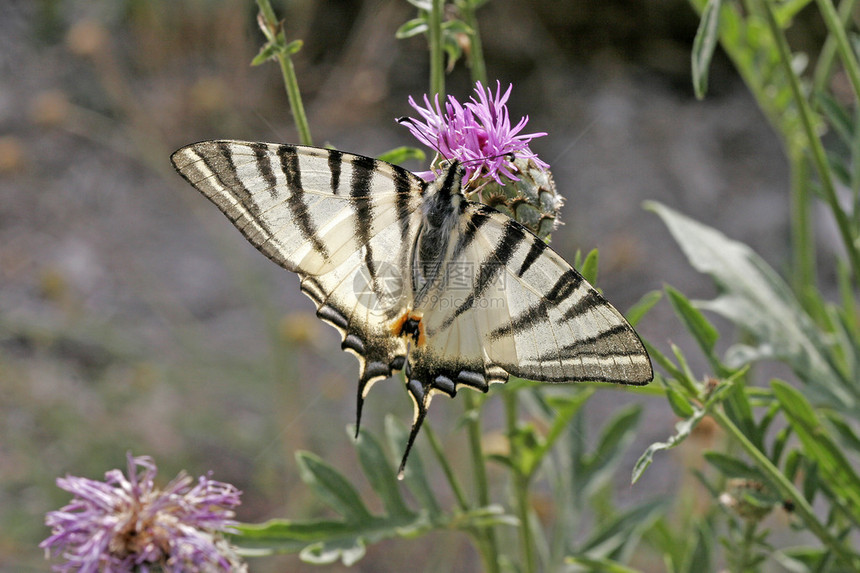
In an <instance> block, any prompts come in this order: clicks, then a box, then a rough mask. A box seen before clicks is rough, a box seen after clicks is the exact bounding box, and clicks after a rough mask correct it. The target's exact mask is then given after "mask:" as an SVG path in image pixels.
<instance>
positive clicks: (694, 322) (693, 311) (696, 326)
mask: <svg viewBox="0 0 860 573" xmlns="http://www.w3.org/2000/svg"><path fill="white" fill-rule="evenodd" d="M665 290H666V294H667V295H668V296H669V302H670V303H671V304H672V308H674V309H675V314H677V315H678V317H679V318H680V319H681V322H683V323H684V326H685V327H686V328H687V330H688V331H689V332H690V334H692V335H693V338H695V339H696V342H698V343H699V347H700V348H701V349H702V352H703V353H704V355H705V356H706V357H707V359H708V361H709V362H710V363H711V367H712V368H713V369H714V370H715V371H716V373H717V375H719V376H726V375H728V372H727V371H726V369H725V368H724V367H723V366H722V364H720V361H719V359H718V358H717V356H716V355H715V354H714V345H715V344H716V343H717V340H718V339H719V338H720V333H719V332H717V329H716V328H714V325H712V324H711V323H710V321H708V319H707V318H705V316H704V315H703V314H702V313H701V311H699V309H697V308H695V307H694V306H693V304H692V303H691V302H690V300H689V299H688V298H687V297H685V296H684V295H683V294H681V293H680V292H679V291H677V290H675V289H674V288H672V287H671V286H668V285H667V286H666V289H665Z"/></svg>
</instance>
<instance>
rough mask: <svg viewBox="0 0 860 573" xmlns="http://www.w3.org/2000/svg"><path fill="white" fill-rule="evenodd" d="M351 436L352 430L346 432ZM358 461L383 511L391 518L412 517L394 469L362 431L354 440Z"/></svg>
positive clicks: (368, 435)
mask: <svg viewBox="0 0 860 573" xmlns="http://www.w3.org/2000/svg"><path fill="white" fill-rule="evenodd" d="M347 431H348V432H349V434H350V435H353V433H354V429H353V428H349V429H348V430H347ZM356 447H357V448H358V461H359V463H360V464H361V469H362V470H363V471H364V475H365V476H367V480H368V481H369V482H370V486H371V487H372V488H373V491H375V492H376V494H377V495H378V496H379V498H380V499H381V500H382V505H383V506H385V511H386V512H387V513H388V515H390V516H392V517H414V513H413V512H412V511H411V510H410V509H409V508H408V507H407V506H406V502H405V501H404V500H403V496H402V495H400V484H399V483H398V480H397V477H396V476H395V471H396V470H395V468H394V466H393V465H392V464H391V462H390V461H389V460H388V458H387V457H386V456H385V454H384V453H383V451H382V446H380V445H379V442H378V441H377V440H376V438H374V437H373V435H371V434H369V433H368V432H366V431H364V430H360V431H359V433H358V440H356Z"/></svg>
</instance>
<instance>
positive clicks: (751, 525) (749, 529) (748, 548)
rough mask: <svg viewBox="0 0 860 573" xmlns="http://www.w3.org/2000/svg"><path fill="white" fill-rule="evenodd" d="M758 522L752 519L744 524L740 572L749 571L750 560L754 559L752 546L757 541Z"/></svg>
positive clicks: (739, 560)
mask: <svg viewBox="0 0 860 573" xmlns="http://www.w3.org/2000/svg"><path fill="white" fill-rule="evenodd" d="M755 529H756V522H755V521H754V520H752V519H750V520H747V522H746V524H745V525H744V538H743V540H742V541H741V547H740V553H741V556H740V559H738V568H737V571H738V573H744V572H745V571H749V568H750V561H751V560H752V547H753V542H754V541H755Z"/></svg>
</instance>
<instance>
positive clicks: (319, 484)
mask: <svg viewBox="0 0 860 573" xmlns="http://www.w3.org/2000/svg"><path fill="white" fill-rule="evenodd" d="M296 461H297V462H298V464H299V473H300V475H301V477H302V481H303V482H305V483H306V484H308V485H309V486H311V487H312V488H313V490H314V491H315V492H316V494H317V495H318V496H319V497H320V499H322V500H323V501H324V502H325V503H326V504H327V505H328V506H329V507H331V508H332V509H333V510H335V511H336V512H338V513H339V514H341V515H342V516H344V517H345V518H346V521H347V522H361V521H365V520H367V519H369V518H370V512H369V511H368V510H367V508H366V507H365V505H364V503H362V501H361V497H360V496H359V494H358V491H356V489H355V488H354V487H352V484H351V483H350V482H349V480H347V479H346V478H345V477H344V476H343V474H341V473H340V472H338V471H337V470H336V469H334V467H332V466H331V465H329V464H327V463H326V462H324V461H323V460H322V459H321V458H320V457H319V456H316V455H314V454H312V453H310V452H296Z"/></svg>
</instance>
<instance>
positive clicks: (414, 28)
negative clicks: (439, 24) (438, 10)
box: [394, 18, 427, 40]
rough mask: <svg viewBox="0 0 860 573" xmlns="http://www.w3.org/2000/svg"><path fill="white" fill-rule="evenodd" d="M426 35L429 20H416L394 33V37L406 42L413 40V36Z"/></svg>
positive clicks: (410, 21)
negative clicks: (408, 39) (409, 39)
mask: <svg viewBox="0 0 860 573" xmlns="http://www.w3.org/2000/svg"><path fill="white" fill-rule="evenodd" d="M426 33H427V20H426V19H424V18H415V19H413V20H409V21H408V22H406V23H405V24H403V25H402V26H400V27H399V28H397V31H396V32H394V37H395V38H397V39H398V40H404V39H406V38H411V37H412V36H417V35H419V34H426Z"/></svg>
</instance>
